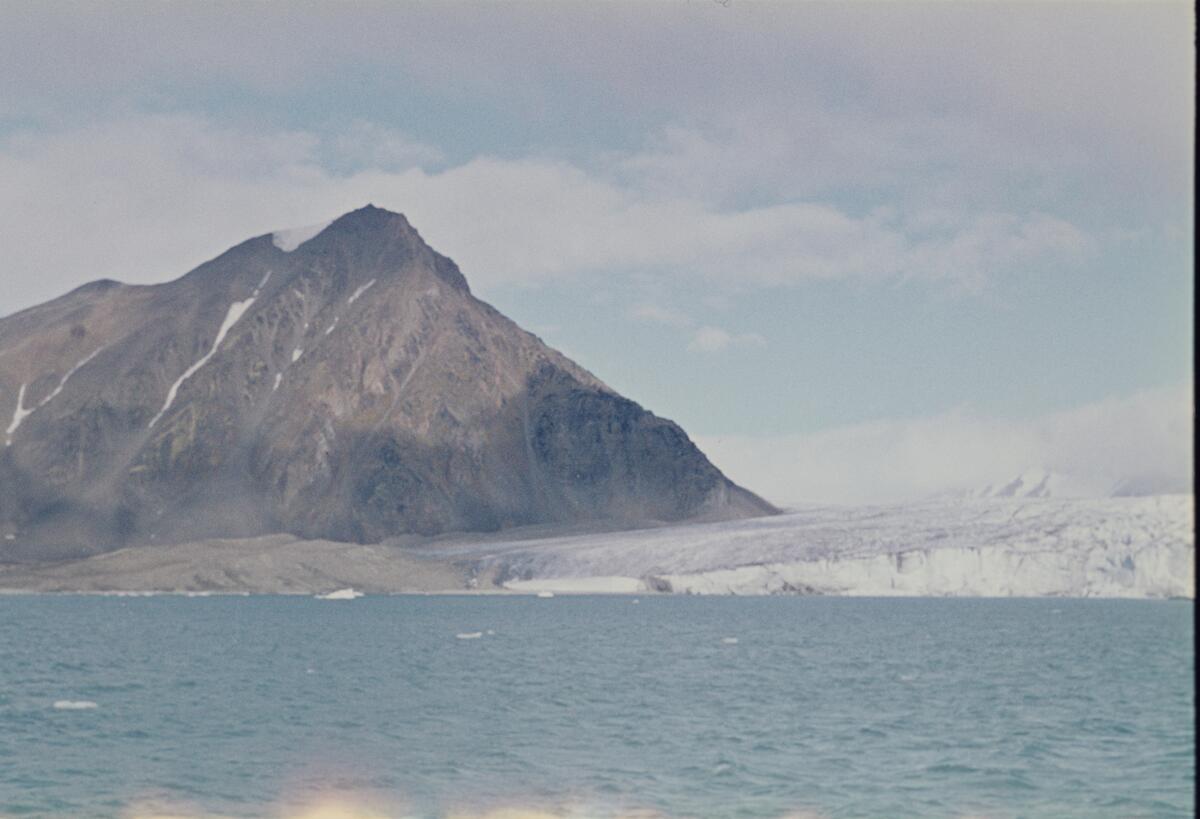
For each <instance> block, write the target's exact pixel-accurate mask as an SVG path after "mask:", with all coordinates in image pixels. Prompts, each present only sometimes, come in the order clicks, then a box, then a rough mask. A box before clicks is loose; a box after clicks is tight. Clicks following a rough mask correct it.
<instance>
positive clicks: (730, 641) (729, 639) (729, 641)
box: [721, 637, 738, 646]
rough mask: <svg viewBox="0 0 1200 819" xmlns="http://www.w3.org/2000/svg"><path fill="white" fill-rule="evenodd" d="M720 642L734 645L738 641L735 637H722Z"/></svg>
mask: <svg viewBox="0 0 1200 819" xmlns="http://www.w3.org/2000/svg"><path fill="white" fill-rule="evenodd" d="M721 642H722V643H724V644H725V645H727V646H736V645H737V642H738V638H737V637H722V638H721Z"/></svg>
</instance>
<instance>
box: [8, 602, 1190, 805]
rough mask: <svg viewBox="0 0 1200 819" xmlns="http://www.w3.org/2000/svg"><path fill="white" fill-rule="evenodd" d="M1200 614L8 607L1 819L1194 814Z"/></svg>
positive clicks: (812, 605)
mask: <svg viewBox="0 0 1200 819" xmlns="http://www.w3.org/2000/svg"><path fill="white" fill-rule="evenodd" d="M1192 612H1193V604H1192V603H1191V602H1184V601H1161V602H1150V601H1130V600H1095V601H1093V600H1060V599H1055V600H1047V599H1040V600H1033V599H1026V600H1019V599H1018V600H989V599H863V598H857V599H848V598H795V597H787V598H777V597H770V598H696V597H667V596H663V597H657V596H645V597H642V598H640V599H638V598H632V597H623V596H618V597H566V596H561V595H560V596H558V597H554V598H551V599H541V598H535V597H487V596H444V597H365V598H362V599H358V600H353V601H321V600H315V599H311V598H286V597H207V598H186V597H167V596H163V597H143V598H122V597H96V596H91V597H86V596H11V597H0V816H71V817H97V816H148V815H154V814H155V813H156V812H157V813H162V812H164V811H165V812H170V813H172V814H174V815H183V816H209V815H220V816H239V817H241V816H263V817H281V816H318V815H324V816H355V815H361V816H421V817H423V816H437V817H440V816H450V815H465V816H478V815H486V814H488V813H489V812H494V811H498V810H500V809H511V810H541V811H546V812H548V813H551V814H553V815H563V816H579V817H592V816H596V817H606V816H619V815H627V814H630V813H633V814H634V815H639V816H652V815H653V816H656V815H665V816H669V817H685V816H686V817H783V816H792V817H798V816H805V817H855V816H873V817H905V816H921V817H961V816H988V817H1071V816H1079V817H1105V816H1112V817H1139V816H1146V817H1150V816H1153V817H1170V816H1181V817H1182V816H1191V815H1192V811H1193V799H1194V794H1195V763H1194V753H1195V742H1196V739H1195V732H1194V728H1193V715H1194V711H1195V696H1194V687H1193V678H1192V671H1193V664H1194V657H1193V641H1192V628H1193V626H1192ZM322 811H324V812H322ZM339 811H342V812H339ZM505 815H518V814H516V813H512V814H505Z"/></svg>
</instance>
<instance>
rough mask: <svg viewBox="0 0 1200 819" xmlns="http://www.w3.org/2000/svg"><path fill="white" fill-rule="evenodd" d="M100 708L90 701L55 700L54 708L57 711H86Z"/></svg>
mask: <svg viewBox="0 0 1200 819" xmlns="http://www.w3.org/2000/svg"><path fill="white" fill-rule="evenodd" d="M99 707H100V706H99V705H98V704H96V703H94V702H92V701H91V700H55V701H54V708H55V709H57V710H59V711H87V710H90V709H92V708H99Z"/></svg>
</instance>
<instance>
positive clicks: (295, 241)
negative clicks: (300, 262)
mask: <svg viewBox="0 0 1200 819" xmlns="http://www.w3.org/2000/svg"><path fill="white" fill-rule="evenodd" d="M332 222H333V220H332V219H328V220H326V221H324V222H320V223H318V224H315V225H305V226H303V227H294V228H288V229H286V230H277V231H275V232H274V233H272V234H271V241H272V242H274V243H275V247H277V248H279V249H280V250H282V251H283V252H284V253H291V252H292V251H293V250H295V249H296V248H298V247H300V245H302V244H304V243H305V242H307V241H308V240H309V239H312V238H314V237H315V236H316V235H317V234H319V233H320V232H321V231H323V230H324V229H325V228H327V227H329V225H330V224H332Z"/></svg>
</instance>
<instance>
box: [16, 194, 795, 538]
mask: <svg viewBox="0 0 1200 819" xmlns="http://www.w3.org/2000/svg"><path fill="white" fill-rule="evenodd" d="M285 246H287V247H290V246H289V245H285ZM0 438H2V439H3V440H0V445H3V449H0V537H2V538H3V540H0V560H34V559H36V560H44V559H57V558H66V557H75V556H80V555H84V554H90V553H95V552H98V551H105V550H108V549H112V548H116V547H119V546H123V545H129V544H144V543H167V542H180V541H183V540H189V539H196V538H202V537H245V536H253V535H259V534H264V533H269V532H290V533H294V534H297V535H300V536H303V537H310V538H317V537H319V538H329V539H339V540H351V541H358V542H375V541H378V540H381V539H383V538H387V537H390V536H394V535H399V534H406V533H416V534H435V533H440V532H447V531H490V530H496V529H499V528H503V527H508V526H514V525H523V524H531V523H547V522H563V523H574V522H579V521H590V520H596V521H601V520H604V521H611V520H620V521H627V522H638V521H646V522H649V521H676V520H683V519H687V518H693V517H707V518H721V517H744V516H751V515H761V514H769V513H771V512H773V511H774V510H773V509H772V507H770V505H769V504H767V503H765V502H764V501H762V500H761V499H759V498H757V497H756V496H754V495H753V494H751V493H749V492H747V491H745V490H743V489H741V488H739V487H737V486H735V485H734V484H732V483H731V482H729V481H728V480H727V479H726V478H725V477H724V476H723V475H722V474H721V473H720V472H719V471H718V470H717V469H716V468H715V467H714V466H713V465H712V464H711V463H709V461H708V460H707V458H705V457H704V455H703V454H702V453H701V452H700V451H699V450H698V449H696V447H695V446H694V445H693V444H692V442H691V441H690V440H689V439H688V437H687V435H686V434H685V433H684V432H683V430H681V429H680V428H679V427H678V426H676V425H675V424H673V423H671V422H670V421H667V420H665V419H661V418H658V417H656V416H654V415H653V414H651V413H649V412H647V411H646V410H644V409H642V408H641V407H640V406H638V405H637V404H635V403H633V402H632V401H629V400H628V399H625V398H622V397H621V396H619V395H617V394H616V393H614V392H613V391H612V390H611V389H609V388H608V387H607V386H605V385H604V384H603V383H601V382H600V381H599V380H597V379H596V378H595V377H594V376H592V375H591V374H590V373H588V372H587V371H586V370H584V369H582V368H581V367H579V366H578V365H576V364H575V363H574V362H572V361H570V360H568V359H567V358H565V357H564V356H562V355H561V354H559V353H558V352H556V351H555V350H552V349H550V348H549V347H546V346H545V345H544V344H542V343H541V341H540V340H539V339H537V338H536V337H535V336H532V335H530V334H529V333H526V332H525V331H523V330H521V329H520V328H519V327H517V326H516V325H515V324H513V323H512V322H511V321H509V320H508V319H506V318H505V317H504V316H502V315H500V314H499V313H497V312H496V311H495V310H494V309H492V308H491V307H490V306H488V305H487V304H484V303H483V302H481V301H479V300H477V299H475V298H474V297H473V296H472V295H471V293H470V289H469V287H468V285H467V282H466V279H465V278H464V277H463V275H462V273H461V272H459V270H458V268H457V266H455V264H454V263H453V262H452V261H451V260H450V259H448V258H446V257H444V256H441V255H439V254H437V253H436V252H434V251H433V250H432V249H430V248H429V247H428V246H427V245H426V244H425V243H424V242H423V241H422V240H421V238H420V236H419V235H418V234H417V232H416V231H415V230H413V228H412V227H411V226H410V225H409V224H408V222H407V220H405V218H404V217H403V216H401V215H399V214H395V213H390V212H388V211H385V210H381V209H378V208H374V207H370V206H368V207H366V208H364V209H362V210H358V211H355V212H353V213H349V214H346V215H345V216H343V217H341V218H340V219H338V220H336V221H334V222H333V223H331V224H330V225H329V226H328V227H326V228H325V229H324V230H323V231H321V232H320V233H318V234H317V235H316V236H315V237H313V238H311V239H309V240H308V241H307V242H304V243H302V244H300V245H299V246H298V247H295V248H294V249H289V250H285V249H283V247H281V246H279V245H278V244H276V240H275V239H274V238H273V237H272V236H270V235H268V236H260V237H257V238H255V239H251V240H249V241H247V242H243V243H242V244H240V245H238V246H236V247H234V248H232V249H230V250H229V251H227V252H225V253H224V254H222V255H221V256H219V257H217V258H216V259H213V260H212V261H210V262H206V263H205V264H203V265H201V266H200V267H198V268H196V269H195V270H193V271H192V272H190V273H188V274H187V275H185V276H183V277H182V278H180V279H177V280H175V281H173V282H169V283H167V284H162V285H156V286H152V287H135V286H128V285H122V284H119V283H117V282H112V281H101V282H95V283H92V284H89V285H85V286H83V287H80V288H78V289H76V290H74V291H72V292H71V293H68V294H67V295H65V296H63V297H61V298H59V299H56V300H54V301H52V302H48V303H46V304H43V305H40V306H38V307H34V308H31V309H29V310H25V311H23V312H21V313H17V314H15V315H12V316H8V317H6V318H3V319H0Z"/></svg>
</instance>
